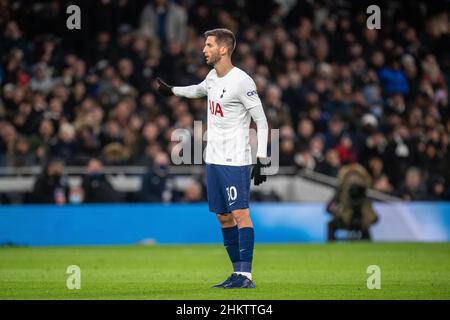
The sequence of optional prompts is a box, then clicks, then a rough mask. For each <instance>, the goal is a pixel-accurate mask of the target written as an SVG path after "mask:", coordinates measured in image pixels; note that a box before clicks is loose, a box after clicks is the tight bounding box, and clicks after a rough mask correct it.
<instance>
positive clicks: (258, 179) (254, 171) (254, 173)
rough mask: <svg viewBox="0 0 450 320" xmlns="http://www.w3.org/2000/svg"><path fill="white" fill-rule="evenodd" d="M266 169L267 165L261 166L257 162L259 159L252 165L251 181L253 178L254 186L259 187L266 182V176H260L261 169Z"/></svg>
mask: <svg viewBox="0 0 450 320" xmlns="http://www.w3.org/2000/svg"><path fill="white" fill-rule="evenodd" d="M265 167H267V164H262V163H261V162H260V160H259V158H257V159H256V163H255V164H254V165H253V169H252V176H251V179H253V178H254V181H253V182H254V183H255V186H258V185H260V184H261V183H263V182H264V181H266V180H267V176H266V175H264V174H261V168H265Z"/></svg>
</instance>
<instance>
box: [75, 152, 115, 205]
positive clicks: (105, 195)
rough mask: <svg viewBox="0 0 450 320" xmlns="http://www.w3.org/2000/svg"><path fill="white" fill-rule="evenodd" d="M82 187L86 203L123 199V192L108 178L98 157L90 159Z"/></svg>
mask: <svg viewBox="0 0 450 320" xmlns="http://www.w3.org/2000/svg"><path fill="white" fill-rule="evenodd" d="M81 187H82V189H83V194H84V202H85V203H100V202H120V201H121V200H122V196H121V194H120V193H119V192H117V191H116V190H115V189H114V188H113V186H112V185H111V183H110V182H109V181H108V179H107V178H106V175H105V174H104V172H103V164H102V162H101V161H100V160H99V159H96V158H93V159H91V160H89V162H88V165H87V167H86V175H85V176H84V177H83V182H82V185H81Z"/></svg>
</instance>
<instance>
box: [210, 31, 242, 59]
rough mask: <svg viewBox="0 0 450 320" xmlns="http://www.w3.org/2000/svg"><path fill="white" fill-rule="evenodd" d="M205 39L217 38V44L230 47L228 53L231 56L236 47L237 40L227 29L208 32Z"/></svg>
mask: <svg viewBox="0 0 450 320" xmlns="http://www.w3.org/2000/svg"><path fill="white" fill-rule="evenodd" d="M203 35H204V36H205V38H207V37H210V36H212V37H216V39H217V42H220V43H222V44H225V45H226V46H227V47H228V52H229V53H230V56H231V54H232V53H233V51H234V48H235V47H236V38H235V37H234V34H233V32H232V31H230V30H228V29H225V28H218V29H212V30H208V31H206V32H205V33H204V34H203Z"/></svg>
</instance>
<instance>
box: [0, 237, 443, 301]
mask: <svg viewBox="0 0 450 320" xmlns="http://www.w3.org/2000/svg"><path fill="white" fill-rule="evenodd" d="M70 265H77V266H79V267H80V270H81V277H80V281H81V288H80V289H79V290H77V289H74V290H69V289H67V286H66V280H67V278H68V277H69V276H70V275H69V274H66V270H67V267H68V266H70ZM370 265H377V266H379V267H380V271H381V277H380V280H381V289H372V290H369V289H368V288H367V279H368V277H370V274H368V273H367V268H368V266H370ZM253 271H254V272H253V277H254V280H255V285H256V288H255V289H247V290H242V289H240V290H224V289H212V288H210V287H211V286H212V285H213V284H216V283H218V282H221V281H222V280H224V279H225V278H226V277H227V276H228V275H229V274H230V273H231V269H230V263H229V261H228V257H227V255H226V251H225V249H224V248H223V247H222V246H220V245H183V246H172V245H170V246H161V245H156V246H123V247H116V246H110V247H108V246H106V247H40V248H13V247H8V248H6V247H5V248H0V299H176V300H178V299H200V300H203V299H450V243H441V244H425V243H415V244H398V243H382V244H374V243H336V244H325V245H324V244H314V245H309V244H289V245H265V244H257V245H256V248H255V259H254V270H253Z"/></svg>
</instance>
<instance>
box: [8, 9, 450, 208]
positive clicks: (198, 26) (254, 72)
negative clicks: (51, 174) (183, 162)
mask: <svg viewBox="0 0 450 320" xmlns="http://www.w3.org/2000/svg"><path fill="white" fill-rule="evenodd" d="M73 2H74V3H78V4H79V5H80V7H81V17H82V18H81V30H68V29H67V28H66V19H67V17H68V16H69V15H68V14H66V7H67V5H68V4H69V3H72V2H69V1H56V0H52V1H40V0H37V1H17V0H0V30H1V34H0V59H1V61H0V89H1V96H0V166H13V167H20V166H34V165H42V166H45V168H46V170H47V169H48V168H49V167H52V166H55V165H56V167H57V169H56V171H57V172H60V170H58V167H59V169H61V166H64V165H79V166H86V167H87V168H88V169H87V171H88V172H90V173H92V172H97V171H101V170H100V169H101V167H102V165H107V166H111V165H145V166H148V167H149V168H150V169H149V173H148V175H147V176H146V179H147V180H145V179H144V184H143V192H142V195H141V197H140V199H142V200H143V201H162V199H163V198H162V197H163V194H164V191H165V188H166V183H165V178H164V181H161V179H158V176H160V175H163V176H164V177H165V174H166V173H165V171H164V170H166V167H167V166H168V165H170V154H171V152H172V151H173V148H174V147H176V142H171V135H172V133H173V131H174V130H175V129H178V128H183V129H187V130H189V131H190V132H192V131H193V122H194V120H202V121H203V123H204V125H206V103H205V101H204V100H203V99H197V100H185V99H181V98H179V97H175V96H174V97H171V98H169V99H162V98H161V97H159V96H158V95H157V94H156V90H155V81H154V80H155V78H156V77H157V76H158V77H161V78H163V79H165V80H166V81H167V82H168V83H169V84H172V85H179V86H181V85H190V84H193V83H199V82H200V81H202V80H203V78H204V77H205V76H206V74H207V73H208V72H209V67H208V66H207V65H206V64H205V62H204V58H203V55H202V49H203V46H204V38H203V32H204V31H206V30H208V29H212V28H216V27H225V28H228V29H230V30H232V31H233V32H235V34H236V37H237V46H236V50H235V52H234V54H233V62H234V64H235V65H236V66H238V67H240V68H242V69H243V70H245V71H246V72H247V73H249V74H250V75H251V76H252V77H253V79H254V80H255V82H256V84H257V89H258V94H259V96H260V98H261V100H262V102H263V106H264V109H265V112H266V116H267V118H268V121H269V125H270V127H271V128H274V129H279V130H280V139H281V140H280V165H282V166H295V167H297V168H298V169H299V170H300V169H304V170H312V171H316V172H319V173H323V174H326V175H329V176H334V177H336V176H337V174H338V172H339V169H340V168H341V167H342V166H343V165H345V164H349V163H354V162H358V163H360V164H362V165H363V166H364V167H365V168H366V169H367V170H368V171H369V173H370V175H371V178H372V187H373V188H374V189H376V190H378V191H381V192H385V193H388V194H391V195H395V196H398V197H401V198H403V199H405V200H446V199H447V200H448V199H450V147H449V142H450V113H449V110H450V109H449V95H448V87H449V84H450V47H449V46H450V22H449V19H450V18H449V9H448V8H450V3H449V1H447V0H444V1H435V2H434V1H411V2H405V1H401V2H400V1H379V2H378V3H379V4H380V7H381V8H382V12H381V13H382V14H381V29H380V30H371V29H368V28H367V27H366V19H367V17H368V15H367V14H366V8H367V7H368V6H369V5H370V4H372V3H370V1H357V3H352V2H351V1H345V0H340V1H328V0H322V1H309V0H298V1H296V0H272V1H256V0H249V1H238V0H235V1H226V0H211V1H194V0H191V1H190V0H184V1H183V0H180V1H168V0H155V1H133V0H96V1H79V2H77V1H73ZM204 129H205V128H204ZM52 159H53V160H52ZM55 159H56V160H55ZM50 160H52V161H50ZM49 163H51V164H52V165H49ZM99 168H100V169H99ZM161 170H162V171H161ZM44 171H45V170H44ZM50 171H52V170H50ZM161 172H163V173H161ZM46 174H48V172H44V173H43V176H42V177H41V178H40V179H41V180H43V183H44V184H45V181H46V180H48V178H46V177H45V175H46ZM87 176H95V174H90V175H89V174H87ZM155 177H156V178H155ZM89 179H92V177H90V178H89V177H87V178H86V179H85V180H83V185H82V188H85V189H88V188H89V186H90V185H92V181H90V180H89ZM105 181H106V180H105ZM145 181H147V183H146V182H145ZM41 182H42V181H41ZM106 182H107V181H106ZM39 183H40V182H39V179H38V181H37V182H36V188H37V189H39V190H45V188H44V187H37V186H38V184H39ZM105 188H106V189H107V190H109V189H108V188H110V187H109V186H106V187H105ZM36 192H37V191H36ZM42 192H44V191H42ZM72 193H73V194H72ZM106 193H107V194H111V196H110V197H111V199H118V197H115V196H114V194H113V192H112V191H111V192H109V191H107V192H106ZM54 194H55V193H53V195H54ZM59 194H61V192H59ZM62 194H65V195H64V197H61V196H59V199H63V198H64V199H65V200H64V201H68V199H69V198H70V197H73V202H76V200H77V199H79V198H80V197H81V194H83V190H80V191H79V192H78V193H77V190H75V191H73V192H71V194H69V192H68V191H67V190H66V191H64V192H62ZM86 194H87V192H86V191H84V196H83V199H84V200H85V201H86V202H88V200H86V196H85V195H86ZM153 195H156V196H155V197H153ZM204 197H205V195H204V190H202V185H201V183H198V184H195V186H193V187H192V188H190V189H189V191H187V192H185V194H184V195H182V196H181V197H180V199H185V200H186V201H191V200H190V199H195V200H192V201H197V200H198V201H201V200H202V199H204ZM55 198H56V196H54V197H52V199H53V200H55ZM35 199H43V195H40V194H36V195H35ZM61 201H62V200H61Z"/></svg>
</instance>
